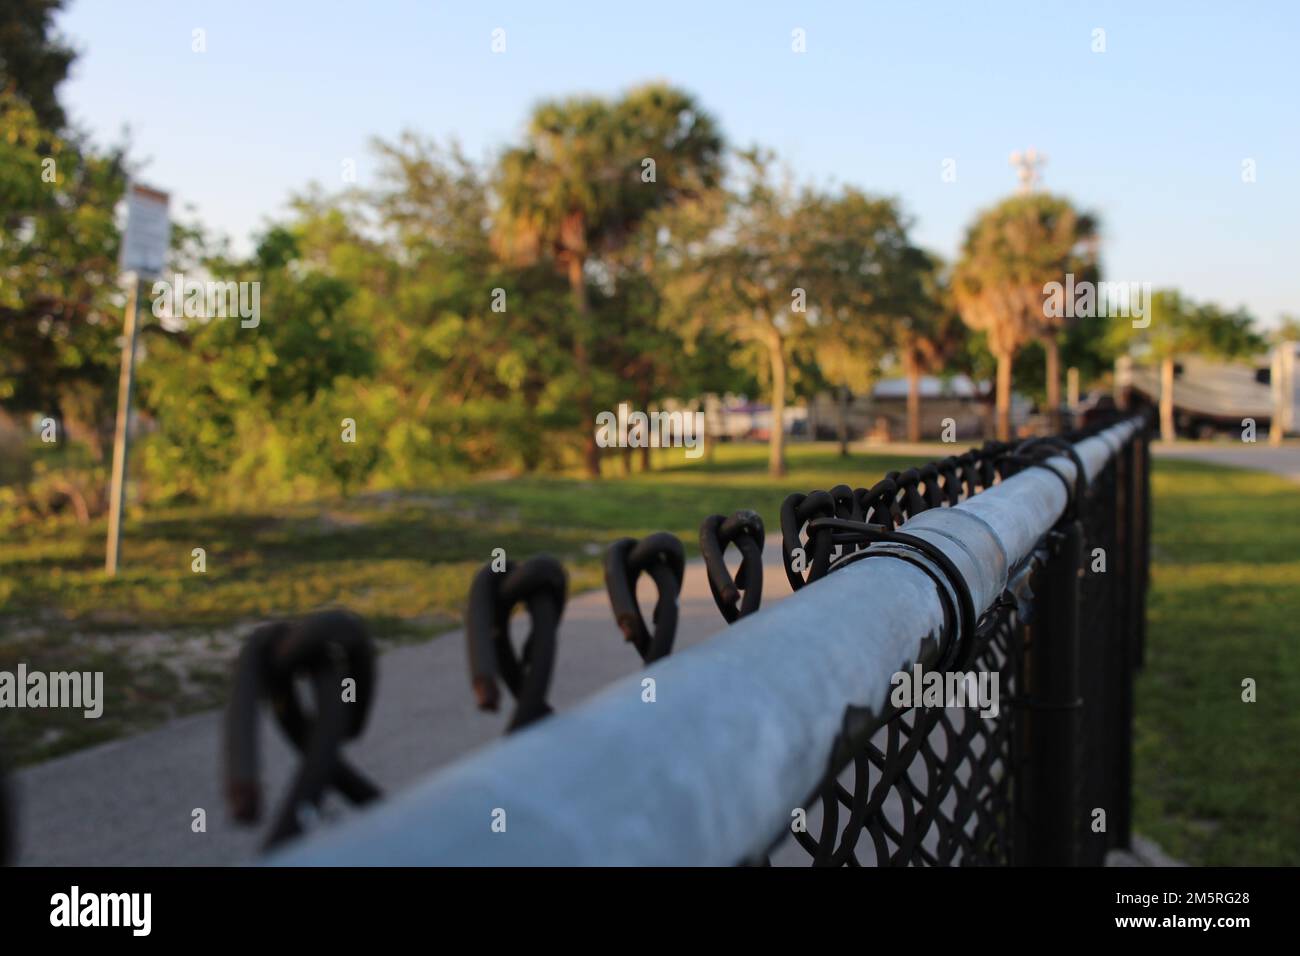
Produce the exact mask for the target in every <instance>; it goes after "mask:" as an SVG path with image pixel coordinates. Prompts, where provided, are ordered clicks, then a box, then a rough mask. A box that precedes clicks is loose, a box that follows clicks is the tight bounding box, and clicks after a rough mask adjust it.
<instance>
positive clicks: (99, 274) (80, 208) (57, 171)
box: [0, 90, 126, 459]
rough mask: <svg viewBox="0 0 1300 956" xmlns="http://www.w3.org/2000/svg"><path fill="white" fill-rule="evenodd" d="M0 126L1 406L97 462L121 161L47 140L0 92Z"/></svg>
mask: <svg viewBox="0 0 1300 956" xmlns="http://www.w3.org/2000/svg"><path fill="white" fill-rule="evenodd" d="M0 128H2V129H3V130H4V131H5V132H4V135H3V136H0V405H3V406H4V407H5V408H7V409H9V410H10V411H15V412H29V413H30V412H39V413H43V414H48V415H50V416H52V417H53V418H55V419H56V420H58V421H59V422H60V424H61V426H62V424H63V423H65V422H66V423H68V424H69V425H70V426H71V431H72V432H73V433H75V434H76V436H77V437H79V438H82V439H84V440H85V441H86V443H87V444H88V446H89V447H90V448H91V451H92V454H93V455H94V457H95V458H96V459H98V458H99V457H101V456H102V450H103V443H104V439H105V437H106V434H107V431H108V429H109V428H110V427H111V416H112V410H113V407H114V401H113V395H114V389H115V386H116V381H117V370H118V362H119V351H118V348H117V336H118V335H119V330H120V323H121V315H122V306H123V300H124V298H125V296H124V294H123V292H122V290H121V289H120V288H119V287H118V285H117V283H116V272H117V250H118V242H119V236H118V231H117V226H116V224H115V222H114V219H113V207H114V205H115V204H116V203H117V201H118V199H120V198H121V196H122V193H123V190H124V188H125V182H126V177H125V170H124V162H123V157H122V154H121V153H120V152H110V153H108V154H105V155H96V154H95V153H93V152H91V151H89V150H86V149H82V148H80V147H79V146H78V145H77V144H76V143H74V142H71V141H69V140H68V139H66V138H64V137H63V136H60V135H58V134H57V133H54V132H51V131H50V130H49V129H47V128H46V127H44V126H42V125H41V124H40V122H39V120H38V118H37V116H36V114H35V112H34V111H33V110H32V108H31V107H30V106H29V105H28V104H27V102H26V101H25V100H24V99H22V98H20V97H18V96H15V95H14V94H12V93H8V92H4V91H2V90H0ZM60 431H61V433H62V428H61V429H60Z"/></svg>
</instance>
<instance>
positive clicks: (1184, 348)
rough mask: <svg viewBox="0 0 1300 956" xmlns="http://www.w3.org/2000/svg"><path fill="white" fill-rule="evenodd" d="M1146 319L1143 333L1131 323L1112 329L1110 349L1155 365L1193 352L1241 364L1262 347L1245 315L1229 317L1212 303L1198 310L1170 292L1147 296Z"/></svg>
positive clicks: (1240, 312) (1114, 325)
mask: <svg viewBox="0 0 1300 956" xmlns="http://www.w3.org/2000/svg"><path fill="white" fill-rule="evenodd" d="M1147 317H1148V318H1149V319H1150V321H1149V322H1148V323H1147V324H1146V326H1145V327H1144V328H1135V327H1134V326H1133V323H1132V322H1113V323H1111V325H1110V331H1109V337H1108V345H1109V346H1110V347H1111V348H1112V349H1113V350H1115V351H1116V352H1117V353H1119V352H1122V351H1129V352H1131V353H1133V354H1134V356H1135V357H1138V358H1149V359H1152V360H1156V361H1159V360H1161V359H1168V358H1175V357H1177V356H1179V355H1186V354H1188V353H1193V352H1195V353H1200V354H1203V355H1213V356H1217V357H1220V358H1242V357H1246V356H1249V355H1253V354H1255V353H1257V352H1259V351H1261V350H1263V349H1264V348H1265V347H1266V342H1265V340H1264V338H1263V337H1262V336H1260V335H1259V333H1257V332H1256V331H1255V329H1254V319H1253V318H1252V316H1251V315H1250V314H1249V313H1248V312H1246V311H1245V310H1244V309H1237V310H1235V311H1232V312H1229V311H1227V310H1226V309H1223V308H1221V307H1220V306H1217V305H1214V304H1211V303H1205V304H1197V303H1195V302H1192V301H1191V300H1190V299H1188V298H1187V297H1186V296H1184V295H1182V294H1181V293H1179V292H1178V291H1177V290H1174V289H1161V290H1159V291H1157V292H1156V293H1155V294H1154V295H1152V296H1151V301H1150V302H1149V303H1148V304H1147Z"/></svg>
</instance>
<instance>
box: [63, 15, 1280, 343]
mask: <svg viewBox="0 0 1300 956" xmlns="http://www.w3.org/2000/svg"><path fill="white" fill-rule="evenodd" d="M496 27H501V28H504V29H505V31H506V46H507V49H506V52H505V53H503V54H494V53H492V52H491V48H490V44H491V32H492V30H493V29H494V28H496ZM796 27H800V28H803V29H804V30H805V31H806V35H807V52H806V53H804V54H795V53H793V52H791V31H792V30H793V29H794V28H796ZM1098 27H1100V28H1102V29H1104V30H1105V32H1106V33H1105V37H1106V52H1105V53H1093V52H1092V50H1091V46H1092V31H1093V30H1094V28H1098ZM60 28H61V29H62V30H63V31H64V32H65V33H66V34H67V35H68V36H69V37H70V38H71V39H72V40H73V41H74V43H75V44H76V45H77V46H78V47H79V48H80V49H81V50H82V51H83V55H82V57H81V58H80V60H79V61H78V62H77V64H76V65H75V67H74V75H73V78H72V79H71V80H69V82H68V83H67V84H66V85H65V86H64V87H63V98H64V101H65V103H66V104H67V105H68V107H69V109H70V112H71V114H72V116H73V118H74V119H75V120H76V121H77V122H78V123H80V124H81V125H83V126H84V127H86V128H88V129H89V130H91V131H92V132H93V133H94V135H95V136H96V138H97V139H98V140H99V141H101V142H110V141H114V140H116V139H118V138H120V135H121V131H122V130H123V128H124V127H129V129H130V131H131V143H132V152H133V155H134V156H136V157H137V158H139V159H142V160H147V166H146V173H145V178H146V179H147V180H148V181H150V182H151V183H153V184H156V185H158V186H160V187H162V188H165V189H169V190H171V192H172V193H173V195H174V196H175V197H176V200H178V201H180V202H181V203H183V204H186V203H188V204H192V205H193V206H194V207H195V209H196V210H197V212H198V213H199V215H200V216H201V218H202V219H203V220H204V221H205V222H206V223H207V224H208V225H210V226H211V227H214V228H216V229H217V230H219V231H223V232H225V233H227V234H229V235H230V236H232V237H233V238H234V239H235V240H236V242H237V246H238V247H240V248H247V240H248V237H249V236H250V235H252V234H254V233H256V232H257V231H258V230H259V229H260V228H261V227H262V226H263V225H264V223H265V221H266V220H267V219H268V217H273V216H275V215H276V214H277V213H279V212H280V211H281V210H282V209H283V203H284V200H285V198H286V197H287V196H288V195H289V194H290V193H292V192H295V191H298V190H301V189H302V188H304V187H305V186H306V184H307V183H308V182H309V181H310V180H317V181H319V182H321V183H322V184H325V185H327V186H330V185H336V184H340V176H341V172H340V171H341V163H342V161H343V160H344V159H347V158H352V159H355V160H356V161H357V171H358V177H359V180H360V182H361V183H362V184H364V183H365V182H366V181H367V177H368V175H369V172H370V171H371V169H372V165H371V163H372V160H371V155H370V152H369V150H368V148H367V144H368V142H369V141H370V139H371V137H374V136H380V137H385V138H388V137H393V136H395V135H396V134H397V133H398V132H400V131H401V130H402V129H403V128H411V129H414V130H418V131H420V132H421V133H424V134H428V135H432V136H436V137H439V138H443V137H447V136H455V137H457V138H459V139H460V141H461V142H462V143H463V144H464V145H465V146H466V147H467V148H468V150H469V151H470V153H471V154H472V155H478V156H488V155H490V154H491V153H492V152H493V151H495V150H497V149H499V148H500V147H501V146H502V145H503V144H505V143H508V142H509V141H511V139H512V138H514V137H516V136H517V135H518V133H519V132H520V130H521V128H522V124H523V121H524V117H525V115H526V113H527V111H528V108H529V106H530V105H531V104H532V103H533V102H535V101H536V100H537V99H539V98H542V97H546V96H553V95H560V94H567V93H574V92H595V93H602V94H611V95H612V94H616V93H617V92H619V91H620V90H622V89H624V88H626V87H628V86H630V85H633V84H635V83H638V82H642V81H645V80H648V79H664V80H668V81H671V82H673V83H676V84H678V85H681V86H683V87H685V88H687V89H689V90H691V91H693V92H694V93H695V94H696V95H697V96H699V97H700V99H701V100H702V102H703V103H704V104H705V106H706V107H707V108H708V109H710V110H711V111H712V112H713V113H714V114H715V115H716V116H717V117H718V119H719V120H720V122H721V124H722V126H723V129H724V130H725V132H726V134H727V135H728V137H729V138H730V139H731V140H732V141H733V142H735V143H738V144H749V143H760V144H763V145H766V146H769V147H772V148H774V149H775V150H776V151H777V152H778V153H779V155H780V156H781V157H782V158H783V159H784V160H785V161H786V162H787V163H788V164H789V165H790V167H791V168H792V169H793V170H794V172H795V173H796V175H797V176H799V177H800V178H802V179H807V180H812V181H816V182H820V183H824V184H829V183H836V182H838V183H849V184H853V185H856V186H859V187H862V188H864V189H867V190H870V191H873V192H878V193H885V194H890V195H896V196H898V197H900V198H901V200H902V202H903V204H904V207H905V208H906V209H907V210H908V211H909V212H910V213H911V214H912V215H913V216H914V217H915V219H916V236H917V238H918V240H919V241H920V242H922V243H923V244H925V245H926V246H928V247H930V248H932V249H934V250H936V251H938V252H940V253H943V254H944V255H948V256H951V255H952V254H954V253H955V251H956V250H957V247H958V244H959V243H960V241H961V236H962V231H963V229H964V227H965V226H966V224H967V223H968V222H969V221H970V219H971V217H972V216H973V214H974V213H975V212H976V211H977V210H978V209H980V208H981V207H983V206H986V205H988V204H989V203H991V202H993V201H995V200H996V199H998V198H999V197H1000V196H1002V195H1005V194H1006V193H1009V192H1011V191H1012V190H1013V189H1014V186H1015V178H1014V173H1013V171H1012V169H1011V168H1010V166H1009V164H1008V159H1007V158H1008V155H1009V154H1010V152H1011V151H1012V150H1015V149H1023V148H1024V147H1026V146H1030V145H1032V146H1035V147H1037V148H1038V149H1039V150H1040V151H1042V152H1044V153H1046V154H1047V156H1048V163H1047V166H1046V167H1045V169H1044V183H1045V185H1046V187H1047V188H1049V189H1051V190H1053V191H1059V192H1063V193H1065V194H1067V195H1069V196H1070V197H1072V198H1073V199H1074V200H1075V201H1076V202H1077V203H1079V204H1081V205H1083V206H1085V207H1087V208H1091V209H1093V210H1095V211H1097V212H1098V213H1100V215H1101V217H1102V220H1103V223H1104V236H1105V246H1104V255H1105V267H1106V272H1107V277H1108V278H1111V279H1114V280H1125V281H1138V282H1140V281H1149V282H1152V283H1154V284H1155V285H1157V286H1160V285H1174V286H1178V287H1181V288H1183V289H1184V290H1185V291H1187V292H1189V293H1190V294H1192V295H1193V296H1196V297H1198V298H1206V299H1212V300H1216V301H1219V302H1221V303H1223V304H1225V305H1229V306H1235V305H1246V306H1248V307H1249V308H1251V309H1252V310H1253V311H1254V312H1255V313H1256V314H1257V315H1258V316H1259V317H1260V318H1262V319H1264V320H1265V321H1266V322H1270V323H1271V322H1272V321H1273V320H1274V318H1275V317H1276V316H1277V315H1278V314H1279V313H1281V312H1292V313H1300V268H1297V258H1298V256H1297V253H1300V248H1298V245H1300V243H1298V239H1297V231H1296V228H1295V225H1296V221H1297V214H1298V213H1300V123H1298V122H1297V120H1298V119H1300V115H1298V113H1300V111H1298V110H1297V108H1296V104H1297V95H1298V94H1300V57H1297V55H1296V52H1295V48H1294V44H1295V43H1296V41H1297V38H1298V37H1300V4H1298V3H1295V2H1291V0H1276V2H1271V3H1250V2H1236V3H1230V2H1227V0H1224V2H1221V3H1216V4H1203V3H1197V2H1192V0H1181V2H1168V3H1165V2H1159V3H1156V2H1143V3H1134V2H1125V3H1110V2H1104V3H1064V2H1055V0H1039V2H1032V3H1031V2H1024V3H1010V2H992V3H987V4H986V3H983V2H974V0H965V2H960V0H958V2H951V3H902V2H898V3H893V2H891V3H859V2H855V3H847V2H845V3H817V4H797V5H796V4H792V3H789V4H771V3H748V2H728V3H721V2H708V0H694V2H691V3H675V2H654V3H635V2H621V3H611V2H604V3H538V2H531V0H530V2H514V3H479V2H475V3H468V2H467V3H463V4H444V3H430V2H423V3H416V2H388V0H371V2H368V3H353V2H346V3H342V2H337V3H336V2H332V0H311V2H287V0H259V2H255V3H254V2H245V0H220V2H217V0H209V2H198V0H190V2H176V0H171V2H163V0H158V2H153V0H120V2H110V0H73V2H72V3H71V5H70V7H69V9H68V11H67V13H66V14H65V15H64V16H63V17H62V18H61V20H60ZM195 28H202V29H204V30H205V31H206V42H207V52H205V53H202V54H198V53H194V52H192V51H191V36H192V31H193V30H194V29H195ZM947 158H953V159H955V160H956V161H957V167H956V168H957V181H956V182H955V183H944V182H942V181H941V178H940V172H941V164H942V162H943V161H944V160H945V159H947ZM1247 158H1249V159H1253V160H1254V161H1255V163H1256V169H1257V182H1255V183H1253V184H1250V185H1246V184H1243V182H1242V179H1241V168H1242V161H1243V159H1247Z"/></svg>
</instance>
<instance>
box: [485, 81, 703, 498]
mask: <svg viewBox="0 0 1300 956" xmlns="http://www.w3.org/2000/svg"><path fill="white" fill-rule="evenodd" d="M721 151H722V140H721V136H720V134H719V133H718V130H717V126H716V124H715V123H714V121H713V120H712V118H711V117H709V116H708V114H706V113H704V112H702V111H701V110H700V108H699V107H698V105H697V104H696V102H695V100H694V99H693V98H692V97H691V96H690V95H689V94H687V93H684V92H681V91H679V90H676V89H673V88H671V87H667V86H662V85H658V84H654V85H649V86H644V87H640V88H638V89H634V90H632V91H631V92H629V93H628V94H627V95H626V96H624V97H623V98H622V99H621V100H618V101H617V102H613V103H610V102H608V101H606V100H604V99H601V98H598V97H572V98H569V99H565V100H553V101H547V102H544V103H541V104H540V105H538V106H537V107H536V109H534V111H533V114H532V117H531V119H530V120H529V123H528V129H527V133H526V135H525V142H524V144H523V145H521V146H519V147H517V148H514V149H511V150H509V151H507V152H506V153H505V155H504V156H502V158H501V165H500V170H499V175H498V178H497V190H496V192H497V198H498V201H499V207H498V209H497V213H496V216H495V219H494V223H493V237H494V243H495V245H496V248H497V249H498V251H499V253H500V254H502V255H503V257H505V258H506V259H508V260H512V261H516V262H532V261H535V260H536V259H538V258H539V257H545V258H550V259H552V260H553V261H554V262H555V263H556V265H557V267H558V268H559V269H560V270H561V272H562V273H563V274H564V276H565V277H566V279H567V280H568V284H569V294H570V299H571V304H572V313H573V325H572V332H571V338H572V348H573V360H574V366H575V368H574V371H575V374H576V378H577V382H578V393H577V395H576V401H577V406H578V414H579V417H580V420H581V421H582V423H583V426H582V427H583V429H584V434H585V445H584V460H585V464H586V469H587V473H588V474H589V475H591V476H592V477H598V476H599V475H600V452H599V449H598V448H597V446H596V439H595V434H594V432H593V430H592V425H593V422H594V420H595V408H594V383H593V376H592V367H591V348H592V339H593V329H592V324H593V323H592V321H591V305H590V301H589V298H588V290H587V275H586V272H587V265H588V263H589V262H590V261H591V260H592V259H593V258H597V257H600V256H603V255H608V254H610V253H613V252H615V251H617V249H618V248H619V247H621V246H622V245H623V244H624V243H625V242H626V241H627V240H628V238H629V237H630V236H631V235H632V233H633V232H634V231H635V230H636V229H637V228H638V227H639V226H640V225H641V223H642V222H643V221H644V219H645V218H646V217H647V216H648V215H649V214H650V213H651V212H653V211H654V210H655V209H658V208H661V207H663V206H665V205H670V204H672V203H676V202H678V201H681V200H682V199H684V198H689V197H691V196H695V195H698V194H700V193H701V192H703V191H707V190H710V189H712V188H714V187H715V185H716V183H717V179H718V176H719V170H720V165H721Z"/></svg>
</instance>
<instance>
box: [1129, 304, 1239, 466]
mask: <svg viewBox="0 0 1300 956" xmlns="http://www.w3.org/2000/svg"><path fill="white" fill-rule="evenodd" d="M1147 316H1148V318H1149V319H1150V321H1149V322H1148V323H1147V325H1146V327H1145V328H1134V327H1133V325H1132V323H1131V322H1118V323H1116V324H1115V325H1114V326H1113V327H1112V336H1113V338H1114V340H1115V342H1116V343H1117V345H1118V346H1120V347H1122V348H1127V349H1128V350H1129V351H1130V352H1132V353H1134V354H1135V355H1136V356H1137V357H1139V358H1143V357H1145V358H1150V359H1153V360H1154V361H1156V362H1157V363H1159V366H1160V437H1161V438H1162V439H1163V440H1164V441H1169V442H1171V441H1174V439H1175V437H1176V434H1175V429H1174V371H1175V369H1174V366H1175V364H1176V363H1177V361H1178V357H1179V356H1180V355H1188V354H1193V353H1196V354H1201V355H1210V356H1215V357H1218V358H1224V359H1232V358H1242V357H1246V356H1249V355H1252V354H1254V353H1256V352H1258V351H1259V350H1260V349H1261V348H1263V347H1264V340H1263V338H1262V337H1261V336H1260V335H1259V334H1258V333H1256V332H1255V330H1254V328H1253V326H1254V321H1255V320H1254V318H1253V317H1252V316H1251V315H1250V314H1249V313H1248V312H1246V311H1245V310H1244V309H1238V310H1236V311H1234V312H1228V311H1226V310H1224V309H1222V308H1220V307H1219V306H1217V305H1213V304H1210V303H1206V304H1203V305H1197V304H1196V303H1194V302H1192V301H1191V300H1190V299H1187V298H1185V297H1184V296H1183V295H1182V294H1180V293H1179V292H1177V291H1176V290H1173V289H1162V290H1160V291H1158V292H1156V293H1155V295H1153V296H1152V297H1151V301H1150V302H1149V303H1147Z"/></svg>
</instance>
